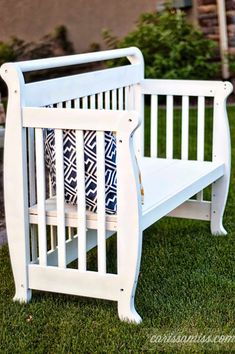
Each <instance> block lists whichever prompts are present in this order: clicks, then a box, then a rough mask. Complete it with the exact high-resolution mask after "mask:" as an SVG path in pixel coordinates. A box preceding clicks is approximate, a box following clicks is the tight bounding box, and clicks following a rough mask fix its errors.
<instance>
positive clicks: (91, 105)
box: [90, 95, 95, 109]
mask: <svg viewBox="0 0 235 354" xmlns="http://www.w3.org/2000/svg"><path fill="white" fill-rule="evenodd" d="M90 108H91V109H95V95H91V96H90Z"/></svg>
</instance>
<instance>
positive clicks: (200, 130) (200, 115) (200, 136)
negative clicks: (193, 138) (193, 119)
mask: <svg viewBox="0 0 235 354" xmlns="http://www.w3.org/2000/svg"><path fill="white" fill-rule="evenodd" d="M204 140H205V97H203V96H199V97H198V109H197V160H198V161H203V160H204Z"/></svg>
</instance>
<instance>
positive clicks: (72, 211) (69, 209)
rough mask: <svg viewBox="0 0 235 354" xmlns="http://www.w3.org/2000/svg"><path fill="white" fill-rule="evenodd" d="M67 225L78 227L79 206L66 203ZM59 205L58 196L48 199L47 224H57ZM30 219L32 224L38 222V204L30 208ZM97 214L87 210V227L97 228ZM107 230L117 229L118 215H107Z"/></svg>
mask: <svg viewBox="0 0 235 354" xmlns="http://www.w3.org/2000/svg"><path fill="white" fill-rule="evenodd" d="M64 208H65V226H67V227H77V225H78V219H77V208H76V206H75V205H71V204H68V203H65V205H64ZM57 219H58V218H57V207H56V197H53V198H51V199H47V200H46V223H47V225H57ZM29 220H30V223H31V224H37V223H38V211H37V205H34V206H33V207H31V208H29ZM97 227H98V226H97V214H96V213H92V212H89V211H86V228H87V229H96V230H97ZM105 229H106V230H110V231H117V216H116V215H107V216H106V226H105Z"/></svg>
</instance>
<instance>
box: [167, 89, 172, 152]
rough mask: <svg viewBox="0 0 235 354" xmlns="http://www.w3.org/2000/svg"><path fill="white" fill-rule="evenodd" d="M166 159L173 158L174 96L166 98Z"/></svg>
mask: <svg viewBox="0 0 235 354" xmlns="http://www.w3.org/2000/svg"><path fill="white" fill-rule="evenodd" d="M166 158H167V159H172V158H173V96H169V95H168V96H167V97H166Z"/></svg>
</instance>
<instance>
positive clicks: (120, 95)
mask: <svg viewBox="0 0 235 354" xmlns="http://www.w3.org/2000/svg"><path fill="white" fill-rule="evenodd" d="M118 109H119V110H123V88H122V87H120V88H119V89H118Z"/></svg>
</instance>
